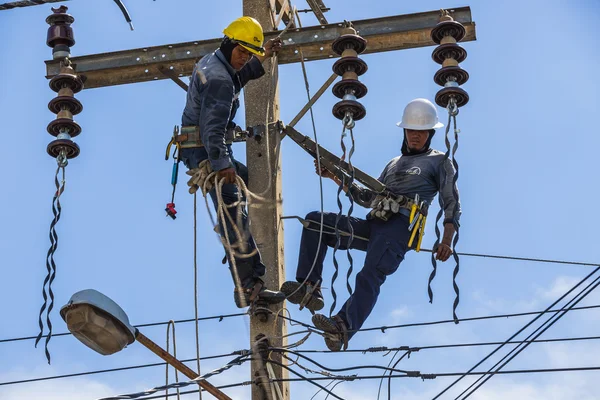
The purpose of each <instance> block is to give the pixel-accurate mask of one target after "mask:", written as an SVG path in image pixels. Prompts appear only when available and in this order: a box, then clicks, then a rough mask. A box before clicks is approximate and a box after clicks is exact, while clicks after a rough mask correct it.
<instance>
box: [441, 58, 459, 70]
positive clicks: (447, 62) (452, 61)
mask: <svg viewBox="0 0 600 400" xmlns="http://www.w3.org/2000/svg"><path fill="white" fill-rule="evenodd" d="M448 67H458V61H456V60H455V59H454V58H446V59H445V60H444V62H443V63H442V68H448Z"/></svg>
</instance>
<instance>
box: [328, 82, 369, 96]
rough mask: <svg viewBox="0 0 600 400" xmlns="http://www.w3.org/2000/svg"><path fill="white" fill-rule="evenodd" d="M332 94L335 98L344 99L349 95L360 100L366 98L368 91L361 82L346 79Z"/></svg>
mask: <svg viewBox="0 0 600 400" xmlns="http://www.w3.org/2000/svg"><path fill="white" fill-rule="evenodd" d="M332 92H333V95H334V96H335V97H338V98H340V99H343V98H344V96H345V95H347V94H353V95H354V97H356V98H357V99H360V98H361V97H365V95H366V94H367V92H368V89H367V87H366V86H365V84H364V83H362V82H361V81H358V80H349V79H344V80H341V81H339V82H338V83H336V84H335V85H334V86H333V89H332Z"/></svg>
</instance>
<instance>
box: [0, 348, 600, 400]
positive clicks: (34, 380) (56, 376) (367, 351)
mask: <svg viewBox="0 0 600 400" xmlns="http://www.w3.org/2000/svg"><path fill="white" fill-rule="evenodd" d="M588 340H600V336H582V337H567V338H554V339H538V340H533V341H532V343H555V342H574V341H588ZM502 343H504V342H480V343H456V344H440V345H431V346H400V347H389V348H388V347H385V346H384V347H369V348H368V349H348V350H346V351H343V352H339V351H338V352H333V351H330V350H310V349H307V350H296V353H307V354H308V353H327V354H337V355H343V354H345V353H364V354H366V353H383V352H392V351H410V352H413V353H414V352H418V351H421V350H434V349H448V348H458V347H477V346H497V345H500V344H502ZM520 343H524V341H511V342H508V343H507V344H520ZM247 351H248V350H237V351H234V352H231V353H227V354H219V355H214V356H206V357H201V360H213V359H217V358H224V357H229V356H235V355H242V354H245V352H247ZM181 361H182V362H193V361H196V359H195V358H189V359H186V360H181ZM165 364H166V363H151V364H142V365H133V366H128V367H120V368H111V369H103V370H95V371H87V372H78V373H72V374H64V375H54V376H46V377H40V378H32V379H24V380H19V381H9V382H2V383H0V386H8V385H17V384H22V383H32V382H39V381H48V380H55V379H66V378H73V377H78V376H87V375H96V374H104V373H110V372H119V371H128V370H135V369H141V368H149V367H160V366H163V367H164V366H165ZM196 392H197V391H196ZM196 392H190V393H196ZM161 397H164V396H161Z"/></svg>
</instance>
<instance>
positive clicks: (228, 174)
mask: <svg viewBox="0 0 600 400" xmlns="http://www.w3.org/2000/svg"><path fill="white" fill-rule="evenodd" d="M217 177H218V178H219V181H221V179H222V178H225V183H235V181H236V179H235V178H236V177H237V174H236V172H235V168H233V167H229V168H225V169H222V170H219V171H218V172H217Z"/></svg>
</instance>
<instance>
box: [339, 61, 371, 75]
mask: <svg viewBox="0 0 600 400" xmlns="http://www.w3.org/2000/svg"><path fill="white" fill-rule="evenodd" d="M368 69H369V67H368V66H367V63H366V62H364V61H363V60H362V59H360V58H358V57H344V58H340V59H339V60H337V61H336V62H335V64H333V72H334V73H336V74H338V75H340V76H343V75H344V74H345V73H346V72H348V71H351V72H354V73H356V75H357V76H361V75H362V74H364V73H365V72H367V70H368Z"/></svg>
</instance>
